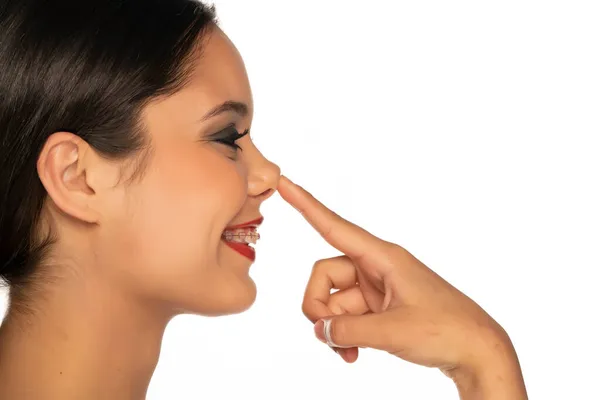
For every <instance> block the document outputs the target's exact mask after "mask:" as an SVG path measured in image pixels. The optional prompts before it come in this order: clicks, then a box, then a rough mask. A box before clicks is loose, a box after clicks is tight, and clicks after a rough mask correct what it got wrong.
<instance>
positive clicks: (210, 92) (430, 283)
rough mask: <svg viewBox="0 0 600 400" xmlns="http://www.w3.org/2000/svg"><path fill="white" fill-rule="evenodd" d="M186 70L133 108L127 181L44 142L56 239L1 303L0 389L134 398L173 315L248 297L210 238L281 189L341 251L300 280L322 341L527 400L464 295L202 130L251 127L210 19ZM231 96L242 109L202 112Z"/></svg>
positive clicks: (234, 63)
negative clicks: (183, 79) (17, 305)
mask: <svg viewBox="0 0 600 400" xmlns="http://www.w3.org/2000/svg"><path fill="white" fill-rule="evenodd" d="M197 66H198V68H197V71H196V73H195V74H194V75H193V77H192V79H191V80H190V82H189V84H188V85H187V86H186V87H185V88H184V89H183V90H182V91H181V92H179V93H177V94H176V95H174V96H172V97H170V98H168V99H163V100H161V101H157V102H154V103H153V104H150V105H149V106H148V107H147V108H146V109H145V110H144V115H143V119H144V123H145V125H146V127H147V130H148V133H147V134H148V135H149V139H151V146H152V147H151V150H152V151H151V153H150V154H151V157H150V159H149V161H148V164H147V168H146V169H145V170H144V173H143V174H142V175H141V177H140V178H139V179H134V180H132V181H128V180H127V179H123V176H124V173H125V174H128V173H131V170H132V166H133V165H136V163H138V162H139V161H140V160H137V159H131V160H126V161H123V162H114V161H109V160H106V159H104V158H102V157H100V155H98V154H97V153H96V152H94V150H93V149H91V148H90V147H89V146H88V145H87V144H86V143H85V142H84V141H82V140H81V139H79V138H78V137H77V136H75V135H73V134H71V133H69V132H57V133H56V134H54V135H52V137H51V138H50V139H49V140H48V142H47V143H46V146H45V147H44V149H43V152H42V154H41V156H40V158H39V161H38V171H39V175H40V178H41V180H42V182H43V184H44V186H45V187H46V190H47V191H48V195H49V197H48V202H47V204H46V207H45V212H44V223H43V224H42V227H41V229H42V230H43V229H48V228H49V227H51V228H52V229H53V231H55V232H57V234H58V237H59V239H60V240H59V242H58V243H57V245H56V246H55V248H54V251H53V253H52V254H51V257H50V259H49V262H48V263H47V265H45V266H44V267H43V268H42V269H41V273H40V274H41V276H43V277H44V278H43V279H42V278H40V280H39V281H40V282H42V283H45V284H39V285H37V286H36V288H35V291H34V293H33V294H34V295H35V302H34V304H32V305H31V307H30V310H29V311H30V312H28V313H23V312H21V313H18V312H9V315H8V317H7V318H6V320H5V323H4V324H3V326H2V328H1V329H0V398H19V399H81V398H85V399H90V400H94V399H143V398H145V394H146V390H147V388H148V384H149V381H150V379H151V377H152V373H153V372H154V369H155V367H156V363H157V361H158V356H159V352H160V343H161V340H162V336H163V334H164V330H165V327H166V325H167V323H168V322H169V320H170V319H171V318H173V316H175V315H177V314H179V313H183V312H186V313H197V314H203V315H225V314H232V313H238V312H242V311H244V310H246V309H247V308H248V307H250V306H251V304H252V303H253V302H254V299H255V296H256V287H255V285H254V282H253V281H252V279H251V278H250V277H249V274H248V271H249V267H250V265H251V262H250V260H248V259H246V258H244V257H243V256H241V255H239V254H238V253H236V252H234V251H232V250H231V249H230V248H229V247H227V246H226V245H224V244H223V243H222V242H221V241H220V236H221V233H222V231H223V229H225V227H226V226H230V225H235V224H238V223H244V222H247V221H250V220H253V219H255V218H257V217H258V216H260V214H259V206H260V205H261V203H262V202H263V201H265V200H266V199H267V198H269V197H270V196H271V195H272V193H273V191H274V189H278V190H279V192H280V194H281V196H282V197H283V198H284V199H285V200H286V201H287V202H289V203H290V204H291V205H292V206H294V207H295V208H296V209H298V210H299V211H300V212H301V213H302V215H303V216H304V217H305V218H306V220H307V221H308V222H309V223H310V224H311V225H312V226H313V227H314V228H315V229H316V230H317V231H318V232H319V233H320V234H321V235H322V236H323V237H324V239H325V240H327V241H328V242H329V243H330V244H331V245H332V246H334V247H335V248H337V249H338V250H340V251H342V252H343V253H344V256H341V257H336V258H333V259H326V260H320V261H318V262H317V263H316V264H315V268H314V270H313V273H312V275H311V278H310V280H309V284H308V286H307V289H306V294H305V298H304V302H303V310H304V313H305V314H306V316H307V317H308V318H309V319H310V320H311V321H312V322H313V323H314V324H315V334H316V336H317V338H319V339H320V340H321V341H326V342H327V340H326V337H325V334H324V333H325V332H324V326H325V322H324V321H326V320H329V321H331V325H330V326H331V330H330V339H331V340H330V341H329V342H328V344H329V345H330V346H332V347H333V348H335V349H336V351H337V352H338V354H339V355H340V356H341V357H342V358H343V359H344V360H345V361H346V362H354V361H356V359H357V357H358V351H359V348H361V347H371V348H375V349H379V350H384V351H387V352H389V353H391V354H393V355H396V356H398V357H401V358H403V359H405V360H407V361H411V362H413V363H417V364H420V365H425V366H428V367H436V368H439V369H440V370H441V371H443V372H444V373H445V374H446V375H448V376H449V377H451V378H452V379H453V380H454V381H455V383H456V385H457V388H458V390H459V393H460V396H461V399H463V400H480V399H485V400H492V399H493V400H504V399H506V400H508V399H511V400H523V399H526V398H527V394H526V391H525V386H524V382H523V377H522V374H521V371H520V367H519V363H518V360H517V356H516V353H515V352H514V348H513V346H512V344H511V342H510V340H509V338H508V336H507V335H506V332H504V330H503V329H502V328H501V327H500V326H499V325H498V324H497V323H496V322H495V321H494V320H493V319H492V318H491V317H490V316H489V315H488V314H487V313H485V311H483V310H482V309H481V308H480V307H479V306H478V305H477V304H476V303H475V302H473V301H472V300H470V299H469V298H468V297H467V296H465V295H464V294H462V293H461V292H460V291H458V290H457V289H455V288H454V287H452V286H451V285H450V284H449V283H448V282H446V281H444V280H443V279H442V278H441V277H439V276H438V275H437V274H435V273H434V272H433V271H431V270H430V269H429V268H427V267H426V266H425V265H423V264H422V263H421V262H419V261H418V260H417V259H416V258H414V257H413V256H412V255H411V254H410V253H408V252H407V251H406V250H404V249H403V248H401V247H400V246H398V245H395V244H393V243H389V242H386V241H383V240H381V239H379V238H376V237H375V236H373V235H371V234H370V233H368V232H367V231H365V230H364V229H362V228H360V227H357V226H356V225H354V224H352V223H350V222H348V221H346V220H344V219H343V218H341V217H339V216H338V215H337V214H335V213H334V212H332V211H331V210H329V209H327V208H326V207H325V206H324V205H323V204H321V203H320V202H318V201H317V200H316V199H314V198H313V197H312V196H311V195H310V194H309V193H308V192H306V191H305V190H304V189H302V188H301V187H299V186H297V185H295V184H293V183H292V182H291V181H289V180H288V179H286V178H282V177H280V171H279V168H278V167H277V166H275V165H274V164H272V163H270V162H269V161H268V160H266V159H265V158H264V157H263V156H262V155H261V154H260V153H259V151H258V150H257V149H256V148H255V147H254V145H253V144H252V141H251V139H250V137H249V136H246V137H244V138H242V139H241V140H240V141H239V145H240V146H241V147H242V149H243V151H242V152H235V151H234V150H233V149H231V148H228V147H226V146H224V145H222V144H217V143H207V142H203V141H202V140H201V139H202V138H205V137H206V136H207V135H210V134H212V133H214V132H216V131H219V130H221V129H223V128H225V127H226V126H227V125H229V124H231V123H234V124H235V125H236V127H237V129H238V131H243V130H245V129H246V128H249V127H250V125H251V121H252V108H253V107H252V95H251V91H250V86H249V84H248V78H247V75H246V71H245V68H244V64H243V61H242V59H241V57H240V55H239V54H238V52H237V51H236V49H235V47H234V46H233V45H232V44H231V42H230V41H229V40H228V39H227V37H226V36H225V35H224V34H223V33H222V32H221V31H220V30H218V29H217V28H215V30H214V32H213V34H212V35H211V38H210V40H209V41H208V42H207V44H206V46H205V49H204V53H203V57H202V58H200V59H198V60H197ZM232 100H233V101H238V102H242V103H245V104H246V105H247V108H248V113H247V114H245V115H240V114H238V113H235V112H228V113H224V114H221V115H219V116H216V117H214V118H210V119H206V120H204V118H202V116H204V115H206V114H207V113H210V110H212V109H213V108H214V107H215V106H218V105H219V104H222V103H223V102H226V101H232ZM173 232H177V235H174V234H173ZM332 289H339V291H337V292H335V293H334V294H331V290H332ZM11 311H12V310H11ZM21 311H22V310H21Z"/></svg>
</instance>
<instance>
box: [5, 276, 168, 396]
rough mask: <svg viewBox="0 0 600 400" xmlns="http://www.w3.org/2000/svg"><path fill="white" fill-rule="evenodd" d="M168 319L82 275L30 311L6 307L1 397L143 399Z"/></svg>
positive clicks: (154, 366)
mask: <svg viewBox="0 0 600 400" xmlns="http://www.w3.org/2000/svg"><path fill="white" fill-rule="evenodd" d="M61 286H62V285H61ZM169 320H170V316H168V315H167V314H163V315H157V314H156V311H152V309H151V307H148V305H146V304H142V303H141V302H139V301H137V302H136V301H134V300H133V299H131V298H127V297H126V296H124V295H122V294H121V293H119V292H117V291H115V290H114V289H111V288H110V287H109V286H108V285H105V286H102V285H94V286H90V285H89V284H87V283H86V284H83V285H82V284H81V282H79V283H78V284H74V285H72V287H70V288H65V287H61V288H60V290H56V291H54V292H53V293H51V294H49V295H48V296H44V301H43V304H38V306H37V307H35V308H31V312H28V313H24V312H22V310H21V311H20V312H19V311H16V308H15V307H11V309H10V310H9V313H8V314H7V317H6V319H5V321H4V323H3V325H2V327H1V329H0V398H24V399H25V398H27V399H29V398H61V399H82V398H85V399H90V400H91V399H108V398H110V399H123V400H125V399H126V400H134V399H135V400H139V399H144V398H145V396H146V391H147V389H148V385H149V383H150V379H151V378H152V374H153V373H154V370H155V368H156V365H157V362H158V358H159V354H160V346H161V342H162V337H163V334H164V331H165V328H166V326H167V323H168V321H169ZM26 390H27V391H28V392H24V391H26Z"/></svg>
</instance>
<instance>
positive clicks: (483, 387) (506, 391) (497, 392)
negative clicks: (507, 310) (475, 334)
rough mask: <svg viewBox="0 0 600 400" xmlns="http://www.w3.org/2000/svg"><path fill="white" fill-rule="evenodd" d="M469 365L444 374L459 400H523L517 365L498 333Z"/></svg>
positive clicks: (510, 347) (507, 340) (506, 339)
mask: <svg viewBox="0 0 600 400" xmlns="http://www.w3.org/2000/svg"><path fill="white" fill-rule="evenodd" d="M486 344H487V345H486V346H485V347H484V348H483V349H481V350H480V351H478V352H477V356H476V357H475V358H474V359H473V360H472V361H471V362H469V363H466V364H464V365H461V366H458V367H456V368H454V369H453V370H451V371H448V372H447V373H446V374H447V375H448V376H450V377H451V378H452V380H453V381H454V383H455V384H456V387H457V389H458V392H459V394H460V399H461V400H527V392H526V389H525V383H524V381H523V375H522V373H521V366H520V364H519V360H518V358H517V354H516V352H515V349H514V346H513V345H512V342H511V341H510V338H509V337H508V335H507V334H506V333H505V332H504V331H503V330H501V331H500V332H497V333H495V334H494V335H492V336H491V337H490V338H488V339H487V341H486Z"/></svg>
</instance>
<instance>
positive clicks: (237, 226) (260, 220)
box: [225, 217, 265, 231]
mask: <svg viewBox="0 0 600 400" xmlns="http://www.w3.org/2000/svg"><path fill="white" fill-rule="evenodd" d="M264 220H265V219H264V217H260V218H257V219H255V220H252V221H250V222H246V223H243V224H239V225H232V226H228V227H227V228H225V230H226V231H230V230H233V229H242V228H248V227H250V226H258V225H260V224H262V223H263V221H264Z"/></svg>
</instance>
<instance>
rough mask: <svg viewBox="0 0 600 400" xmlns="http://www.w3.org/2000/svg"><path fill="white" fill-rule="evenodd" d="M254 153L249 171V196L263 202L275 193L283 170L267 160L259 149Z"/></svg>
mask: <svg viewBox="0 0 600 400" xmlns="http://www.w3.org/2000/svg"><path fill="white" fill-rule="evenodd" d="M253 153H254V154H253V157H252V160H251V163H250V168H249V171H248V195H249V196H252V197H254V198H256V199H258V200H259V201H261V202H263V201H265V200H266V199H268V198H269V197H271V195H273V193H275V190H276V189H277V185H278V184H279V177H280V176H281V169H280V168H279V166H278V165H277V164H275V163H273V162H271V161H269V160H268V159H266V158H265V157H264V156H263V155H262V154H261V153H260V152H259V151H258V149H255V151H254V152H253Z"/></svg>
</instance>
